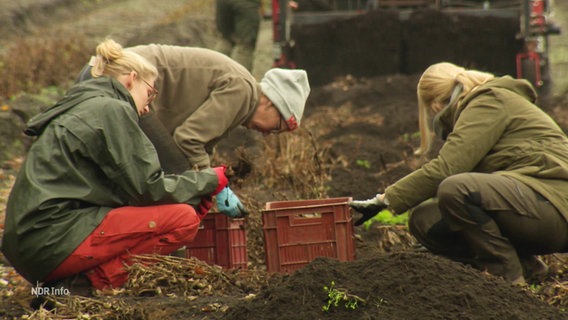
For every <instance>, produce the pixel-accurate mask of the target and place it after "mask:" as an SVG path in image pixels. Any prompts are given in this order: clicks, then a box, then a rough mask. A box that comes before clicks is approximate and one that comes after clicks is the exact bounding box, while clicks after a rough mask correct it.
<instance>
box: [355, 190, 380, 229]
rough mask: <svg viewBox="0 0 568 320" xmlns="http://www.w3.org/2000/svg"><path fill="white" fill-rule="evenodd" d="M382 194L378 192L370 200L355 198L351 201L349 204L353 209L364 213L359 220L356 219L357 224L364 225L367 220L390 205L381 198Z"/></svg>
mask: <svg viewBox="0 0 568 320" xmlns="http://www.w3.org/2000/svg"><path fill="white" fill-rule="evenodd" d="M380 195H381V194H377V195H376V196H375V197H374V198H371V199H368V200H354V201H351V202H349V206H350V207H351V208H352V209H353V210H355V211H357V212H360V213H362V214H363V216H362V217H361V218H359V220H357V221H355V225H356V226H359V225H362V224H363V223H364V222H365V221H367V220H369V219H371V218H372V217H374V216H376V215H377V214H378V213H379V212H381V211H382V210H383V209H386V207H388V205H387V204H386V203H384V202H383V200H381V199H379V196H380Z"/></svg>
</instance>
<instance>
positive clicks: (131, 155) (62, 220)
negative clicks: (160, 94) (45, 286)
mask: <svg viewBox="0 0 568 320" xmlns="http://www.w3.org/2000/svg"><path fill="white" fill-rule="evenodd" d="M26 132H27V133H28V134H30V135H36V136H38V138H37V140H36V141H35V142H34V144H33V145H32V146H31V148H30V150H29V152H28V155H27V157H26V159H25V161H24V163H23V165H22V167H21V169H20V171H19V173H18V176H17V178H16V182H15V184H14V186H13V189H12V191H11V193H10V196H9V199H8V204H7V209H6V223H5V230H4V237H3V240H2V252H3V253H4V255H5V256H6V258H7V259H8V260H9V261H10V263H11V264H12V265H13V266H14V268H15V269H16V270H17V271H18V272H19V273H20V274H21V275H22V276H24V277H25V278H26V279H27V280H28V281H30V282H32V283H34V282H36V281H42V280H43V279H45V277H46V276H47V275H49V273H51V272H52V271H53V270H54V269H55V268H56V267H57V266H58V265H59V264H60V263H61V262H62V261H63V260H65V258H67V257H68V256H69V255H70V254H71V253H72V252H73V250H75V248H77V246H79V244H81V242H83V240H84V239H85V238H86V237H87V236H88V235H89V234H90V233H91V232H92V231H93V230H94V229H95V228H96V227H97V226H98V225H99V224H100V222H101V221H102V220H103V219H104V217H105V216H106V214H107V213H108V212H109V211H110V210H112V209H113V208H118V207H122V206H146V205H158V204H167V203H188V204H192V205H196V204H198V203H199V202H200V199H201V197H202V196H207V195H210V194H211V193H213V192H214V191H215V189H216V188H217V185H218V179H217V175H216V174H215V172H214V171H213V170H212V169H207V170H203V171H200V172H196V171H186V172H184V173H183V174H181V175H164V173H163V172H162V170H161V168H160V163H159V161H158V157H157V154H156V151H155V149H154V147H153V146H152V144H151V142H150V141H149V140H148V139H147V138H146V136H145V135H144V133H143V132H142V131H141V130H140V128H139V126H138V113H137V111H136V107H135V103H134V100H133V99H132V97H131V96H130V94H129V92H128V91H127V89H126V88H125V87H124V86H123V85H122V84H121V83H120V82H118V81H117V80H115V79H111V78H108V77H101V78H97V79H92V80H88V81H84V82H81V83H79V84H77V85H75V86H73V87H72V88H71V89H70V90H69V92H68V93H67V95H66V96H65V97H64V98H63V99H62V100H61V101H60V102H58V103H57V104H56V105H54V106H53V107H51V108H50V109H48V110H47V111H45V112H43V113H41V114H39V115H37V116H35V117H34V118H32V119H31V120H30V122H29V123H28V127H27V129H26Z"/></svg>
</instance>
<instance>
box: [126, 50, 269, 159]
mask: <svg viewBox="0 0 568 320" xmlns="http://www.w3.org/2000/svg"><path fill="white" fill-rule="evenodd" d="M128 50H132V51H134V52H136V53H138V54H140V55H142V56H143V57H145V58H146V59H148V60H149V61H150V62H152V63H153V64H154V65H156V67H157V68H158V72H159V77H158V79H157V81H156V87H157V88H158V90H159V91H160V94H159V95H158V97H157V98H156V100H155V101H154V102H153V105H152V108H153V109H154V110H155V111H156V112H157V116H158V118H159V119H160V120H161V121H162V123H164V125H165V126H166V128H167V129H168V131H169V132H170V133H171V134H172V135H173V137H174V140H175V141H176V143H177V144H178V146H179V147H180V149H181V150H182V151H183V153H184V154H185V155H186V156H187V158H188V161H189V163H190V166H194V165H198V166H199V167H208V166H210V159H209V156H210V154H211V153H212V150H213V147H214V146H215V145H216V144H217V142H218V141H219V140H220V139H221V138H223V137H224V136H225V135H227V133H228V132H229V131H230V130H231V129H233V128H236V127H237V126H239V125H242V124H245V123H247V122H248V121H249V120H250V118H251V116H252V114H253V113H254V110H255V108H256V105H257V103H258V99H259V92H260V86H259V85H258V82H257V81H256V79H255V78H254V77H253V76H252V74H251V73H250V72H249V71H248V70H246V69H245V68H244V67H243V66H241V65H240V64H238V63H237V62H235V61H233V60H231V59H230V58H228V57H227V56H225V55H223V54H221V53H218V52H216V51H213V50H209V49H204V48H194V47H180V46H169V45H154V44H152V45H143V46H136V47H132V48H129V49H128Z"/></svg>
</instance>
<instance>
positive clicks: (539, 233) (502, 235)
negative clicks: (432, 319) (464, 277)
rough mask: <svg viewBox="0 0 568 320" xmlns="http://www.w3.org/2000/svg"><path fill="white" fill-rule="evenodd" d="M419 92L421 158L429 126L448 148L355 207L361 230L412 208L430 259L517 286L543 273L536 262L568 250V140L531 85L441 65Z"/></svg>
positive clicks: (422, 81)
mask: <svg viewBox="0 0 568 320" xmlns="http://www.w3.org/2000/svg"><path fill="white" fill-rule="evenodd" d="M417 95H418V110H419V119H420V123H419V125H420V133H421V140H422V141H421V146H420V149H419V150H418V153H426V152H427V151H429V150H430V149H431V145H432V142H431V140H432V139H431V137H432V133H431V130H430V127H432V128H433V131H434V132H435V133H436V134H437V135H438V136H440V137H441V138H442V139H443V140H445V141H444V144H443V146H442V147H441V149H440V150H439V152H438V154H437V156H436V157H435V158H434V159H432V160H431V161H429V162H427V163H425V164H424V165H423V166H422V167H421V168H419V169H418V170H416V171H414V172H413V173H411V174H409V175H407V176H406V177H404V178H402V179H401V180H399V181H397V182H396V183H395V184H393V185H391V186H389V187H388V188H386V190H385V191H384V193H382V194H377V195H376V196H375V197H374V198H372V199H368V200H362V201H353V202H352V203H351V207H352V208H354V209H355V210H357V211H359V212H361V213H363V217H362V218H361V219H360V220H359V221H358V222H357V223H358V224H361V223H362V222H364V221H366V220H368V219H370V218H372V217H373V216H374V215H375V214H376V213H377V212H379V211H380V210H381V209H383V208H387V207H388V208H389V209H390V210H391V211H392V212H394V213H402V212H405V211H407V210H409V209H411V211H410V218H409V228H410V231H411V233H412V234H413V235H414V236H415V237H416V238H417V240H418V241H419V242H420V243H421V244H422V245H424V247H426V248H428V249H429V250H430V251H432V252H433V253H436V254H441V255H445V256H448V257H450V258H452V259H455V260H458V261H465V262H468V263H471V264H472V265H473V266H475V267H477V268H479V269H481V270H486V271H488V272H489V273H491V274H494V275H496V276H500V277H503V278H504V279H505V280H506V281H509V282H511V283H514V284H524V283H525V282H526V278H527V277H532V276H536V275H540V276H542V275H543V274H545V273H546V270H547V267H546V265H545V264H544V263H542V261H541V260H540V259H538V257H536V256H535V255H540V254H549V253H554V252H566V251H568V222H567V221H568V138H567V137H566V135H565V134H564V132H563V131H562V129H561V128H560V127H559V126H558V125H557V124H556V123H555V122H554V121H553V120H552V119H551V118H550V117H549V116H548V115H547V114H546V113H544V112H543V111H542V110H541V109H540V108H539V107H537V106H536V105H535V101H536V93H535V90H534V89H533V87H532V86H531V85H530V84H529V83H528V82H527V81H525V80H519V79H513V78H511V77H509V76H504V77H496V76H494V75H492V74H489V73H485V72H480V71H476V70H466V69H464V68H462V67H460V66H456V65H454V64H451V63H447V62H443V63H438V64H434V65H432V66H430V67H429V68H428V69H427V70H426V71H425V72H424V74H423V75H422V77H421V78H420V81H419V83H418V88H417ZM432 117H433V125H432V126H429V125H428V123H429V120H430V119H432ZM428 200H430V201H428Z"/></svg>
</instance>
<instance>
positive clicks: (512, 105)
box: [385, 76, 568, 220]
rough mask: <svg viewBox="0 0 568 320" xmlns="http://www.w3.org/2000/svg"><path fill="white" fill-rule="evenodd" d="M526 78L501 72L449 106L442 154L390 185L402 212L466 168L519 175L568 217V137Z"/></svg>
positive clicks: (444, 117)
mask: <svg viewBox="0 0 568 320" xmlns="http://www.w3.org/2000/svg"><path fill="white" fill-rule="evenodd" d="M535 101H536V93H535V91H534V89H533V88H532V86H530V84H529V83H528V82H527V81H525V80H518V79H513V78H511V77H508V76H505V77H500V78H495V79H493V80H491V81H489V82H487V83H486V84H484V85H482V86H480V87H479V88H477V90H474V91H472V92H471V93H469V94H468V95H466V96H465V97H464V98H463V100H462V101H460V102H458V105H457V106H455V107H446V108H445V109H444V110H442V111H441V112H442V114H441V116H440V118H439V119H438V121H437V122H436V123H435V127H439V128H441V129H442V130H441V131H444V132H446V133H448V135H447V138H446V141H445V143H444V145H443V146H442V148H441V150H440V152H439V154H438V156H437V157H436V158H435V159H433V160H432V161H430V162H428V163H426V164H424V165H423V166H422V167H421V168H420V169H418V170H416V171H414V172H413V173H411V174H409V175H407V176H406V177H404V178H403V179H401V180H399V181H397V182H396V183H395V184H393V185H391V186H389V187H388V188H387V189H386V190H385V196H386V198H387V199H388V201H389V204H390V207H391V209H392V210H393V211H394V212H396V213H402V212H404V211H406V210H408V209H410V208H412V207H415V206H416V205H418V204H420V203H421V202H423V201H425V200H427V199H429V198H432V197H434V196H435V195H436V192H437V190H438V186H439V185H440V183H441V182H442V181H443V180H444V179H445V178H447V177H450V176H452V175H455V174H458V173H464V172H481V173H494V174H499V175H504V176H510V177H512V178H514V179H517V180H519V181H521V182H523V183H525V184H526V185H528V186H529V187H531V188H533V189H534V190H535V191H537V192H538V193H540V194H541V195H542V196H544V197H545V198H546V199H548V200H549V201H550V202H551V203H552V204H553V205H554V206H555V207H556V208H557V209H558V210H559V211H560V212H561V213H562V214H563V216H564V217H565V218H566V219H567V220H568V138H567V137H566V135H565V134H564V133H563V131H562V129H561V128H560V127H559V126H558V125H557V124H556V123H555V122H554V120H552V119H551V118H550V117H549V116H548V115H547V114H546V113H544V112H543V111H542V110H541V109H540V108H538V107H537V106H536V105H535V104H534V102H535Z"/></svg>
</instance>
